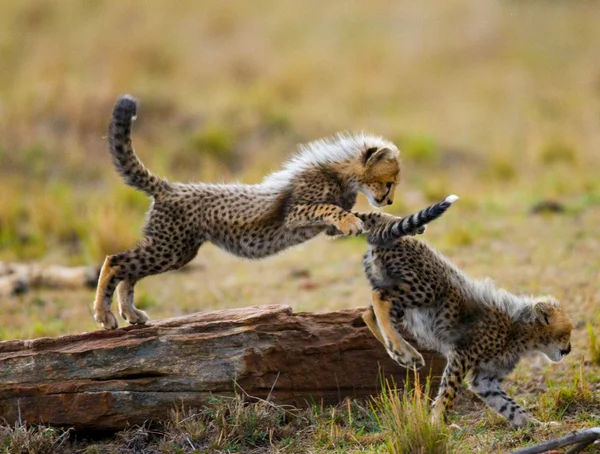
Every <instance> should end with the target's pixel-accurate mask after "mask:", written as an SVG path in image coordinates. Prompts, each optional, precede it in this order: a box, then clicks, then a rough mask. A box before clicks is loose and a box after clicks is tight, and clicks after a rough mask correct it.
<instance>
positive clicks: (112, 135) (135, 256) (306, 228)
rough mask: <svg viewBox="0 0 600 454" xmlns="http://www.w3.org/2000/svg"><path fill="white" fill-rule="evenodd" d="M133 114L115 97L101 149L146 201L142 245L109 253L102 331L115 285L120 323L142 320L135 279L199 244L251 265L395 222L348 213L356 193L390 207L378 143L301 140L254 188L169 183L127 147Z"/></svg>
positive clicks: (390, 171) (391, 170)
mask: <svg viewBox="0 0 600 454" xmlns="http://www.w3.org/2000/svg"><path fill="white" fill-rule="evenodd" d="M136 112H137V101H136V100H135V99H133V98H132V97H131V96H129V95H124V96H122V97H121V98H119V100H118V101H117V103H116V105H115V108H114V111H113V115H112V121H111V124H110V128H109V136H108V139H109V144H110V152H111V154H112V160H113V163H114V165H115V167H116V169H117V171H118V172H119V173H120V174H121V176H122V177H123V178H124V179H125V182H126V183H127V184H128V185H130V186H133V187H134V188H137V189H139V190H141V191H143V192H144V193H146V194H147V195H148V196H149V197H151V198H152V205H151V208H150V211H149V213H148V215H147V220H146V224H145V226H144V230H143V234H144V239H143V240H142V241H141V242H139V243H138V244H137V245H136V246H134V247H132V248H131V249H129V250H127V251H125V252H121V253H119V254H115V255H111V256H108V257H107V258H106V260H105V261H104V264H103V266H102V270H101V274H100V278H99V282H98V288H97V293H96V300H95V302H94V318H95V319H96V321H97V322H98V323H100V324H101V325H102V326H103V327H104V328H106V329H114V328H116V327H117V326H118V323H117V318H116V317H115V315H114V314H113V313H112V312H111V310H110V306H111V302H112V296H113V293H114V291H115V289H117V294H118V299H119V312H120V314H121V315H122V316H123V318H124V319H126V320H127V321H129V323H134V324H143V323H145V322H146V321H147V320H148V316H147V314H146V313H145V312H143V311H141V310H139V309H137V308H135V306H134V304H133V288H134V285H135V284H136V282H137V281H139V280H140V279H142V278H144V277H146V276H149V275H152V274H159V273H163V272H165V271H168V270H173V269H177V268H180V267H182V266H183V265H185V264H186V263H188V262H189V261H190V260H192V259H193V258H194V257H195V256H196V254H197V251H198V248H200V246H201V245H202V244H203V243H205V242H211V243H213V244H215V245H217V246H219V247H220V248H222V249H225V250H226V251H228V252H230V253H232V254H235V255H238V256H241V257H245V258H249V259H259V258H262V257H266V256H269V255H272V254H276V253H278V252H280V251H282V250H284V249H287V248H289V247H291V246H294V245H297V244H300V243H302V242H304V241H307V240H309V239H311V238H313V237H315V236H317V235H318V234H320V233H322V232H326V233H327V234H328V235H336V234H341V235H357V234H359V233H361V232H363V231H364V230H367V231H368V230H371V229H372V228H373V227H374V226H376V225H378V224H379V223H381V222H386V221H389V220H391V219H394V220H395V219H397V218H395V217H394V216H391V215H388V214H385V213H356V212H351V209H352V207H353V206H354V204H355V201H356V197H357V194H358V193H359V192H362V193H363V194H365V195H366V196H367V198H368V200H369V202H370V203H371V205H373V206H375V207H382V206H385V205H390V204H392V202H393V201H394V190H395V188H396V185H397V184H398V180H399V177H400V161H399V152H398V149H397V148H396V147H395V146H394V145H393V144H392V143H390V142H388V141H386V140H383V139H381V138H379V137H375V136H370V135H364V134H363V135H355V136H350V135H338V136H337V137H335V138H333V139H327V140H318V141H316V142H312V143H309V144H308V145H306V146H303V147H301V148H300V151H299V153H298V154H297V155H296V156H295V157H293V158H292V159H291V160H290V161H288V162H287V163H286V164H285V165H284V167H283V169H282V170H280V171H278V172H275V173H273V174H271V175H269V176H267V177H266V178H265V179H264V180H263V181H262V182H261V183H259V184H254V185H245V184H207V183H196V184H183V183H173V182H169V181H167V180H165V179H163V178H159V177H157V176H155V175H153V174H152V173H150V171H148V170H147V169H146V168H145V167H144V165H143V164H142V162H141V161H140V160H139V158H138V157H137V156H136V154H135V152H134V149H133V147H132V144H131V124H132V121H133V120H134V119H135V116H136ZM117 285H118V288H117Z"/></svg>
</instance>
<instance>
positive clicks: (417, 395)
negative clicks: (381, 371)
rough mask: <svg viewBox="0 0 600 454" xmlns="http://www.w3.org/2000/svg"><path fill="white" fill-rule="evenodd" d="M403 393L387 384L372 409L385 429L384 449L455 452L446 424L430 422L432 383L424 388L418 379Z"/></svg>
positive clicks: (410, 452) (407, 452)
mask: <svg viewBox="0 0 600 454" xmlns="http://www.w3.org/2000/svg"><path fill="white" fill-rule="evenodd" d="M409 375H410V374H408V373H407V383H409V384H410V385H409V386H407V387H405V388H404V389H403V390H398V389H396V387H394V386H390V384H389V383H386V384H385V386H384V387H383V390H384V391H383V392H382V393H381V394H380V395H379V396H378V397H377V398H376V399H375V401H374V403H373V405H372V407H373V409H374V413H375V414H376V416H377V422H378V423H379V426H380V427H381V428H382V432H383V433H384V439H385V440H386V442H385V446H386V449H387V450H388V452H390V453H393V454H413V453H414V454H425V453H429V454H443V453H450V452H454V450H455V449H457V443H456V442H455V441H453V440H452V439H451V432H450V429H449V428H448V427H447V426H446V425H445V424H440V423H434V422H432V420H431V411H430V408H431V400H430V398H429V395H430V388H429V383H427V384H426V385H425V389H422V388H421V386H420V383H419V376H418V375H417V374H415V375H414V378H415V380H414V383H411V382H410V378H409Z"/></svg>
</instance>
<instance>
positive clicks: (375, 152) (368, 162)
mask: <svg viewBox="0 0 600 454" xmlns="http://www.w3.org/2000/svg"><path fill="white" fill-rule="evenodd" d="M393 157H394V152H393V151H392V150H391V149H389V148H385V147H384V148H377V147H371V148H367V150H366V151H365V153H364V155H363V160H364V163H365V167H371V166H372V165H373V164H375V163H376V162H378V161H381V160H382V159H385V158H393Z"/></svg>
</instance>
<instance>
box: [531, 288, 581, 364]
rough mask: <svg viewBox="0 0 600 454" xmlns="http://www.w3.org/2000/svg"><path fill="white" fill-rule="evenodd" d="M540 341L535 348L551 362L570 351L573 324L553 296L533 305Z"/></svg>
mask: <svg viewBox="0 0 600 454" xmlns="http://www.w3.org/2000/svg"><path fill="white" fill-rule="evenodd" d="M534 314H535V318H536V324H537V328H536V331H538V332H539V336H540V337H539V339H540V341H541V342H540V343H539V344H538V348H537V350H539V351H540V352H542V353H543V354H544V355H546V356H547V357H548V359H549V360H550V361H552V362H555V363H558V362H560V361H561V360H562V359H563V358H564V357H565V356H566V355H568V354H569V353H571V330H572V329H573V324H572V323H571V319H570V318H569V316H568V315H567V314H566V313H565V311H563V310H562V309H561V307H560V306H559V304H558V301H556V300H555V299H554V298H545V299H544V300H540V301H537V302H536V303H535V306H534Z"/></svg>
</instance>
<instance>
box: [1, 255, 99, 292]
mask: <svg viewBox="0 0 600 454" xmlns="http://www.w3.org/2000/svg"><path fill="white" fill-rule="evenodd" d="M99 272H100V267H96V266H71V267H69V266H59V265H45V264H42V263H31V264H26V263H7V262H0V296H11V295H16V294H20V293H24V292H26V291H28V290H29V289H31V288H40V287H46V288H62V289H71V288H83V287H95V286H96V284H97V283H98V274H99Z"/></svg>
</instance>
